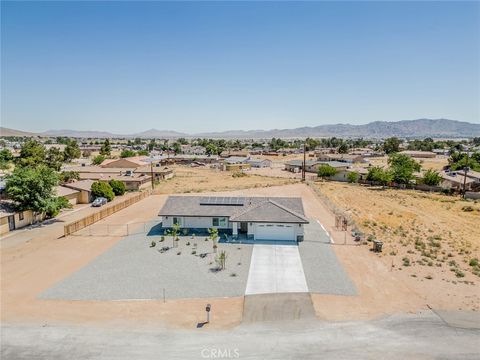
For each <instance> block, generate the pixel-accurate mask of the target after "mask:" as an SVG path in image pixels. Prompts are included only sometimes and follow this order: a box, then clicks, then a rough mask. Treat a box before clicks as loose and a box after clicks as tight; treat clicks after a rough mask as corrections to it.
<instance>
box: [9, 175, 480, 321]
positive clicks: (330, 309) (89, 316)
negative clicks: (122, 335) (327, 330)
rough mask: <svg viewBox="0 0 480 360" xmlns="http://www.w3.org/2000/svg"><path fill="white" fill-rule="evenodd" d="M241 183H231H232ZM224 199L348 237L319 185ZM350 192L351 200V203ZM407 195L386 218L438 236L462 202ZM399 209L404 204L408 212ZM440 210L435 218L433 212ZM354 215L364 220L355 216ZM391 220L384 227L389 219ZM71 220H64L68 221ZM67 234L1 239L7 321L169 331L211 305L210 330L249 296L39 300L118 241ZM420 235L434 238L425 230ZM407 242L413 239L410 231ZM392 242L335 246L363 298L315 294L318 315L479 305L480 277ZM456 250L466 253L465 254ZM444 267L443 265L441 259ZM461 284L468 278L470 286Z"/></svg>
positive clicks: (336, 191) (127, 215)
mask: <svg viewBox="0 0 480 360" xmlns="http://www.w3.org/2000/svg"><path fill="white" fill-rule="evenodd" d="M254 178H257V177H254ZM241 179H245V178H241ZM236 180H237V179H234V181H236ZM268 180H270V179H268ZM276 180H280V181H285V179H274V181H276ZM257 181H258V180H257ZM220 185H221V184H218V186H219V188H217V189H215V190H219V189H220ZM223 185H224V184H223ZM168 186H171V185H168ZM177 186H179V185H177ZM344 186H347V188H346V190H345V189H344V188H343V187H344ZM320 188H321V189H322V191H325V192H326V193H327V194H328V195H329V196H331V197H332V198H333V199H335V201H338V202H339V203H340V199H344V200H342V201H345V204H348V206H346V207H347V208H349V209H350V211H352V212H353V210H352V209H354V208H352V206H353V205H355V206H357V205H356V204H357V202H359V203H361V204H363V205H362V206H367V205H368V206H369V207H370V209H371V212H370V213H369V214H367V215H365V216H366V218H367V219H369V221H372V219H371V218H374V217H375V216H377V211H378V212H379V213H383V212H384V211H380V210H377V208H378V207H379V206H378V204H381V201H379V200H377V196H384V195H383V194H384V192H381V193H380V192H375V191H373V190H368V189H362V188H360V187H359V188H352V189H351V190H349V188H348V185H345V184H338V185H337V184H334V183H327V184H323V185H320ZM385 193H386V192H385ZM216 194H219V193H216ZM220 194H222V193H220ZM223 194H229V195H270V196H301V197H302V198H303V201H304V207H305V211H306V214H307V216H309V217H312V218H315V219H318V220H320V221H321V222H322V224H323V225H324V226H325V228H326V230H327V231H328V232H329V233H330V234H331V236H332V238H333V239H334V240H335V243H337V244H340V243H342V242H343V240H344V236H345V233H344V232H341V231H338V230H336V229H335V227H334V224H335V218H334V215H333V214H332V213H331V212H330V211H329V210H327V208H326V206H324V204H323V203H322V202H320V201H319V200H318V198H317V196H316V195H315V193H314V192H313V191H312V189H311V188H310V187H308V186H306V185H304V184H299V183H297V184H291V185H283V186H269V187H262V188H258V187H257V188H250V189H239V190H236V191H229V192H227V191H224V192H223ZM345 194H348V195H349V196H351V197H348V198H347V197H346V196H347V195H345ZM403 194H404V193H403V192H402V193H400V194H399V195H392V199H391V202H392V203H393V205H390V206H395V207H393V209H397V210H393V211H394V212H395V214H396V215H397V216H391V215H388V216H387V217H386V219H387V218H388V219H390V217H391V218H392V219H391V220H392V221H397V223H396V224H403V225H402V226H403V227H404V228H405V229H407V226H406V225H405V224H410V225H411V224H412V221H413V220H414V219H416V220H415V224H421V222H423V221H430V223H429V224H430V225H429V228H430V229H432V230H433V231H434V232H433V233H432V234H437V230H438V229H443V227H442V226H445V224H443V222H444V221H447V220H449V219H448V218H447V214H449V213H450V210H451V209H450V210H447V209H446V207H448V206H450V207H451V208H456V207H457V206H460V205H461V204H460V203H458V204H452V203H448V202H441V201H434V202H433V204H434V205H431V207H430V208H422V207H421V206H420V205H419V204H417V203H414V201H417V200H418V201H426V200H425V199H423V198H422V197H421V196H420V195H423V194H418V193H417V195H416V196H417V197H416V198H415V197H412V198H407V199H404V198H403V196H406V195H403ZM405 194H406V193H405ZM427 195H428V194H427ZM394 196H397V197H396V198H394ZM399 196H400V197H399ZM428 196H430V195H428ZM165 198H166V196H164V195H154V196H150V197H149V198H146V199H144V200H142V201H140V202H139V203H137V204H134V205H132V206H131V207H129V208H127V209H125V210H122V211H120V212H118V213H116V214H114V215H112V216H111V217H109V218H107V219H105V220H103V222H105V223H110V224H119V223H120V224H129V223H130V224H134V223H138V222H141V221H148V220H150V219H152V218H154V217H155V216H156V214H157V212H158V209H159V208H160V207H161V205H162V203H163V201H164V200H165ZM359 199H363V202H360V201H359ZM447 199H450V198H447ZM402 204H403V205H402ZM384 206H388V205H384ZM401 206H404V207H406V208H405V209H403V208H401ZM475 206H478V205H475ZM417 207H418V209H417ZM401 209H403V210H401ZM355 211H359V210H355ZM389 211H391V210H389ZM402 211H403V212H402ZM387 213H388V212H387ZM433 213H434V214H435V215H432V214H433ZM354 215H355V216H359V215H358V214H357V212H355V213H354ZM400 215H401V217H400ZM461 215H463V216H459V218H458V219H455V220H449V221H450V226H456V227H454V228H452V229H451V231H452V236H453V235H455V236H454V237H453V238H450V237H445V238H444V239H443V238H442V248H441V249H440V252H441V251H442V250H443V249H444V248H443V246H445V249H447V245H448V244H449V242H454V240H455V239H457V238H458V237H459V236H465V238H464V239H466V238H467V237H468V234H470V230H468V227H467V226H469V225H471V223H472V221H475V219H476V218H475V216H478V215H477V213H474V214H468V213H463V212H462V213H461ZM386 219H385V220H383V221H385V222H386V221H387V220H386ZM67 220H68V219H65V221H67ZM377 221H378V224H377V226H375V227H374V228H375V229H376V228H377V227H378V228H380V225H379V224H380V220H377ZM456 221H458V222H459V224H458V225H455V224H454V223H455V222H456ZM389 224H390V223H389ZM391 226H393V224H392V225H391ZM398 226H399V225H397V227H398ZM62 230H63V224H62V223H61V222H60V223H58V224H52V225H50V226H46V227H43V228H38V229H35V230H32V231H31V232H30V233H28V234H29V237H28V238H27V239H24V241H18V240H16V239H15V237H12V238H8V239H4V240H2V242H1V260H2V269H1V272H2V284H1V290H2V307H1V320H2V321H4V322H33V323H37V322H38V323H42V324H45V323H50V324H52V323H65V322H67V323H81V324H84V323H101V324H117V323H122V322H123V323H127V324H128V323H131V322H134V323H135V324H156V325H160V324H161V325H166V326H171V327H185V328H192V327H195V325H196V324H197V323H198V322H201V321H203V320H204V307H205V304H206V303H207V302H209V303H211V304H212V307H213V308H214V309H215V313H214V315H213V316H214V318H213V319H212V320H214V321H212V323H211V324H210V327H212V328H228V327H233V326H235V325H238V324H239V323H240V322H241V319H242V311H243V297H234V298H217V299H188V300H168V299H167V301H166V302H165V303H164V302H163V301H151V300H146V301H60V300H39V299H37V296H38V295H39V294H40V293H41V292H42V291H44V290H45V289H47V288H50V287H51V286H52V285H54V284H55V283H57V282H59V281H60V280H62V279H64V278H65V277H67V276H68V275H70V274H72V273H73V272H75V271H77V270H78V269H80V268H82V267H83V266H85V265H86V264H88V263H89V262H90V261H92V260H93V259H94V258H95V257H96V256H98V255H100V254H102V253H103V252H105V251H106V250H107V249H109V248H110V247H111V246H113V245H114V244H115V243H116V242H117V241H118V240H119V239H120V237H106V236H102V237H95V236H70V237H67V238H63V237H61V233H62ZM422 231H423V232H425V231H426V234H430V232H428V230H427V229H425V230H422ZM472 231H473V233H471V236H470V237H469V239H470V241H471V243H472V245H471V246H472V248H471V251H472V253H473V251H478V248H476V246H477V245H478V244H477V243H476V242H474V241H473V239H474V238H475V236H476V238H477V239H479V238H480V237H479V232H478V231H479V229H478V228H477V229H474V230H472ZM392 234H393V233H392ZM409 234H410V233H409ZM440 234H443V232H440ZM412 235H413V234H412ZM412 235H410V237H411V236H412ZM442 236H443V235H442ZM400 238H401V237H400ZM400 238H398V239H400ZM403 238H404V239H409V235H407V236H404V237H403ZM393 239H397V238H396V237H392V240H388V239H387V238H385V239H384V240H385V241H386V242H387V244H386V251H385V252H384V253H383V254H382V255H381V256H378V255H375V254H373V253H371V252H370V251H369V250H368V247H367V246H352V245H346V246H345V245H334V251H335V253H336V255H337V256H338V258H339V260H340V262H341V263H342V265H343V266H344V269H345V271H346V272H347V273H348V275H349V277H350V278H351V279H352V281H353V282H354V283H355V287H356V288H357V290H358V295H357V296H333V295H322V294H312V300H313V304H314V308H315V311H316V314H317V316H318V317H319V318H321V319H326V320H353V319H369V318H374V317H379V316H383V315H385V314H392V313H397V312H417V311H419V310H422V309H425V308H426V307H427V304H428V305H430V306H432V307H433V308H443V309H458V308H462V309H472V308H473V309H476V306H478V303H479V302H478V300H479V294H478V286H474V285H472V284H471V282H473V283H474V284H475V285H478V284H477V283H478V280H477V279H478V278H477V277H476V276H475V275H473V274H472V273H470V272H466V274H465V277H464V278H461V279H459V278H457V277H456V276H455V275H454V273H453V272H451V271H450V270H449V266H448V265H447V263H445V262H443V263H442V266H441V267H436V266H435V265H434V266H428V265H423V266H422V265H419V264H417V263H416V260H415V259H416V258H415V259H414V257H413V256H412V260H411V266H409V267H404V266H403V265H401V264H402V260H401V259H402V255H400V252H402V251H406V249H409V248H412V244H411V243H410V245H407V246H403V245H401V244H400V243H399V240H393ZM347 240H348V241H347V242H348V243H351V239H350V238H348V239H347ZM411 241H414V240H411ZM444 243H445V244H444ZM448 246H449V245H448ZM393 249H396V250H397V251H398V255H396V256H393V255H392V256H391V255H389V253H390V252H391V251H392V250H393ZM428 249H430V247H428ZM453 249H454V247H453V245H452V250H446V251H447V254H448V251H454V250H453ZM458 251H460V248H459V249H458ZM447 254H446V256H447V257H448V255H447ZM409 255H410V254H409ZM441 256H443V255H441ZM453 259H456V261H457V263H458V264H459V267H460V266H461V267H462V268H464V267H465V266H466V265H465V263H463V262H462V260H461V259H462V258H461V255H459V253H458V252H457V253H455V255H454V257H453ZM392 260H393V262H394V265H395V267H394V268H392V267H391V263H392ZM438 262H441V261H440V260H438ZM399 269H402V270H399ZM441 271H443V272H441ZM427 272H432V274H433V279H432V280H429V279H426V278H425V276H427ZM413 274H416V276H417V277H416V278H414V277H412V276H411V275H413ZM442 278H445V280H442ZM459 280H461V281H467V283H464V282H460V281H459ZM207 300H208V301H207ZM475 304H477V305H475Z"/></svg>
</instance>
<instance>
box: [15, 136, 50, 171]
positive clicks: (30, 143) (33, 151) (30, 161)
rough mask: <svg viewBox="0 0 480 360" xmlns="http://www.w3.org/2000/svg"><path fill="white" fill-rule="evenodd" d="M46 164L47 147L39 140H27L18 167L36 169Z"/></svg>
mask: <svg viewBox="0 0 480 360" xmlns="http://www.w3.org/2000/svg"><path fill="white" fill-rule="evenodd" d="M44 163H45V146H43V144H42V143H41V142H39V141H37V140H32V139H30V140H27V141H25V142H24V143H23V144H22V149H21V150H20V156H19V158H18V165H20V166H31V167H35V166H38V165H41V164H44Z"/></svg>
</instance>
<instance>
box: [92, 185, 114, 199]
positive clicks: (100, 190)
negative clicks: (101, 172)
mask: <svg viewBox="0 0 480 360" xmlns="http://www.w3.org/2000/svg"><path fill="white" fill-rule="evenodd" d="M91 190H92V195H93V197H95V198H97V197H104V198H106V199H107V200H108V201H112V200H113V199H114V198H115V193H114V192H113V190H112V187H111V186H110V185H109V184H108V183H105V182H101V181H95V182H94V183H93V184H92V188H91Z"/></svg>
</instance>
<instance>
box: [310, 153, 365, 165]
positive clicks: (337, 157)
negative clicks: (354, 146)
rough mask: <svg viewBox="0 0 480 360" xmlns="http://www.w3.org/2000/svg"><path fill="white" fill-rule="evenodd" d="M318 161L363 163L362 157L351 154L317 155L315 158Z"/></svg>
mask: <svg viewBox="0 0 480 360" xmlns="http://www.w3.org/2000/svg"><path fill="white" fill-rule="evenodd" d="M317 160H318V161H339V162H345V163H351V164H353V163H361V162H365V159H364V157H363V156H362V155H352V154H319V155H318V156H317Z"/></svg>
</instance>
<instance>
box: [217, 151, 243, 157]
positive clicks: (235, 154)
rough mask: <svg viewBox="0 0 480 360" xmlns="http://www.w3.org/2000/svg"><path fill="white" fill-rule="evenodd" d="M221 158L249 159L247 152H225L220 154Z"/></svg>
mask: <svg viewBox="0 0 480 360" xmlns="http://www.w3.org/2000/svg"><path fill="white" fill-rule="evenodd" d="M220 156H221V157H223V158H229V157H232V156H235V157H249V156H250V153H249V152H248V151H247V150H225V151H222V153H221V154H220Z"/></svg>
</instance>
